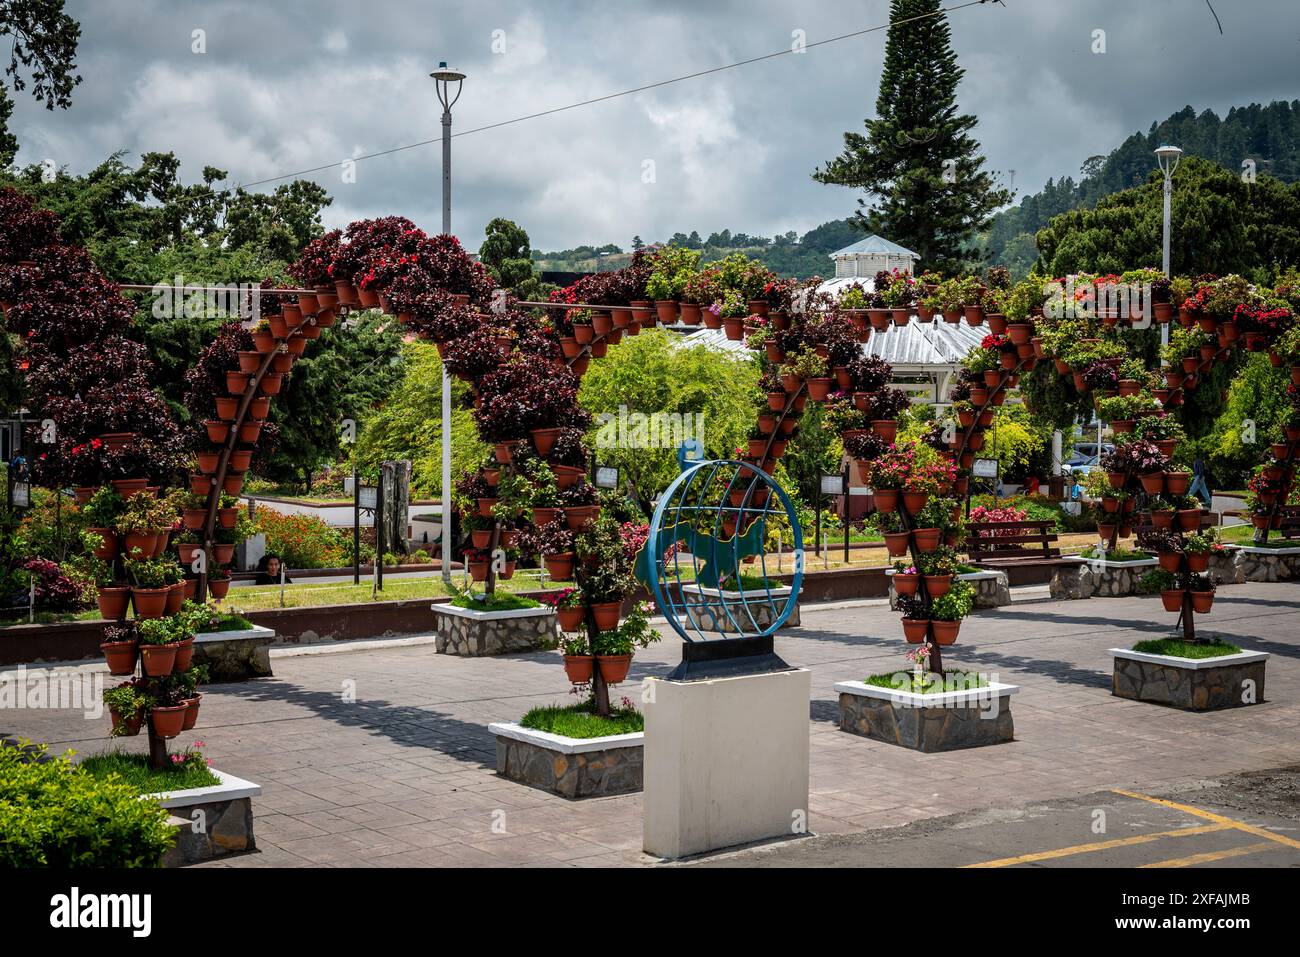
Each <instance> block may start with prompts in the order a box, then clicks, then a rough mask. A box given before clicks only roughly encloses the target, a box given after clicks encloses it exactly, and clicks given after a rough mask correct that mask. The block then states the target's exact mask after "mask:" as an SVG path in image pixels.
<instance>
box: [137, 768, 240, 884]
mask: <svg viewBox="0 0 1300 957" xmlns="http://www.w3.org/2000/svg"><path fill="white" fill-rule="evenodd" d="M212 773H213V774H215V775H216V776H217V777H218V778H220V779H221V783H220V784H218V785H213V786H212V787H207V788H190V789H188V790H185V791H165V792H162V793H159V794H150V795H147V797H149V798H156V799H158V803H159V804H161V805H162V806H163V807H165V808H166V809H167V810H169V811H171V813H172V815H173V819H174V820H175V819H179V823H177V826H176V843H175V844H174V845H173V846H172V848H171V850H169V851H168V852H167V853H166V854H164V855H163V860H162V866H163V867H184V866H185V865H186V864H197V863H198V862H199V861H206V860H211V859H212V858H214V857H221V856H222V855H224V854H235V853H238V852H240V851H252V850H256V848H257V844H256V843H255V842H254V840H253V798H255V797H257V796H258V795H259V794H261V793H262V789H261V787H260V786H258V785H256V784H253V783H252V782H251V781H245V780H243V779H242V778H237V777H235V776H234V775H233V774H227V773H225V772H224V771H218V770H216V769H215V768H214V769H213V771H212Z"/></svg>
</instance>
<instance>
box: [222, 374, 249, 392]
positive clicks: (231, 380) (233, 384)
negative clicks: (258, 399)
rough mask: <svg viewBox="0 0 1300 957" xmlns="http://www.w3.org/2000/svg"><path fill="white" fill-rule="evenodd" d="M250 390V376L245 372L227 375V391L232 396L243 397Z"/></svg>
mask: <svg viewBox="0 0 1300 957" xmlns="http://www.w3.org/2000/svg"><path fill="white" fill-rule="evenodd" d="M247 389H248V375H247V374H246V373H243V372H227V373H226V391H227V392H229V393H230V394H231V395H243V394H244V392H245V391H246V390H247Z"/></svg>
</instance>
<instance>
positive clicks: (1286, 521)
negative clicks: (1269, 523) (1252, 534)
mask: <svg viewBox="0 0 1300 957" xmlns="http://www.w3.org/2000/svg"><path fill="white" fill-rule="evenodd" d="M1278 511H1279V512H1281V513H1282V525H1281V527H1280V528H1278V529H1276V531H1277V533H1278V534H1279V535H1281V536H1282V537H1283V538H1285V539H1292V538H1295V537H1296V536H1297V535H1300V506H1295V505H1283V506H1282V507H1281V508H1280V509H1278Z"/></svg>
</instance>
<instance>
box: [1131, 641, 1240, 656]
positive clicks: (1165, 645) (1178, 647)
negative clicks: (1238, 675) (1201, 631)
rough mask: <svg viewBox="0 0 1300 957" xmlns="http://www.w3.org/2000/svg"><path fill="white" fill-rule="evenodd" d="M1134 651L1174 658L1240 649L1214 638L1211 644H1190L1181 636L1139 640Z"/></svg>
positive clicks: (1216, 653)
mask: <svg viewBox="0 0 1300 957" xmlns="http://www.w3.org/2000/svg"><path fill="white" fill-rule="evenodd" d="M1133 650H1134V651H1140V652H1142V653H1144V654H1148V655H1172V656H1174V657H1176V658H1217V657H1219V656H1220V655H1236V654H1240V653H1241V649H1240V648H1238V647H1237V646H1236V645H1230V644H1228V643H1227V642H1226V641H1220V640H1218V639H1215V641H1214V642H1213V643H1211V644H1191V643H1189V642H1186V641H1183V640H1182V639H1181V638H1154V639H1152V640H1150V641H1139V642H1138V643H1137V644H1136V645H1134V646H1133Z"/></svg>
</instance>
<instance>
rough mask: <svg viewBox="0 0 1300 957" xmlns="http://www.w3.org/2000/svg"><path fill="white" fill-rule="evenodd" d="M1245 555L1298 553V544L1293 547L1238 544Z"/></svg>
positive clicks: (1299, 550) (1299, 553) (1299, 551)
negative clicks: (1263, 546)
mask: <svg viewBox="0 0 1300 957" xmlns="http://www.w3.org/2000/svg"><path fill="white" fill-rule="evenodd" d="M1237 548H1238V550H1240V551H1243V552H1245V553H1246V554H1247V555H1300V545H1297V546H1295V547H1293V548H1260V547H1259V546H1258V545H1238V546H1237Z"/></svg>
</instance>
